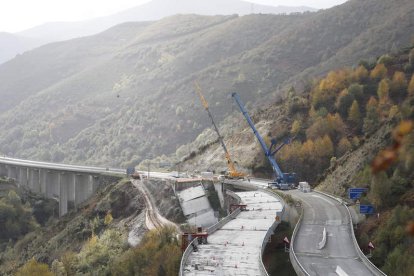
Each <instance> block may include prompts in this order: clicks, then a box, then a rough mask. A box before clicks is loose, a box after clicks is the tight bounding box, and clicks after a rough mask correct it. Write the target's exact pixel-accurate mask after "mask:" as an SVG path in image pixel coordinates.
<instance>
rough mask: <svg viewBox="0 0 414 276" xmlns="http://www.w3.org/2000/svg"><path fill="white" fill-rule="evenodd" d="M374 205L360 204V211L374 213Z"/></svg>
mask: <svg viewBox="0 0 414 276" xmlns="http://www.w3.org/2000/svg"><path fill="white" fill-rule="evenodd" d="M374 211H375V210H374V206H372V205H359V213H361V214H373V213H374Z"/></svg>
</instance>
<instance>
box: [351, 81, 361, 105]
mask: <svg viewBox="0 0 414 276" xmlns="http://www.w3.org/2000/svg"><path fill="white" fill-rule="evenodd" d="M348 92H349V94H350V95H352V96H354V98H355V99H357V100H358V101H360V100H362V98H363V96H364V87H363V86H362V85H360V84H358V83H353V84H351V85H350V86H349V87H348Z"/></svg>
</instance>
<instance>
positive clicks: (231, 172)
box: [194, 82, 246, 179]
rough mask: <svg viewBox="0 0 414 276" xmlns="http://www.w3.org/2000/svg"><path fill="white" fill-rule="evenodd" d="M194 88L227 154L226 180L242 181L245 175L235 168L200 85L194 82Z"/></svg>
mask: <svg viewBox="0 0 414 276" xmlns="http://www.w3.org/2000/svg"><path fill="white" fill-rule="evenodd" d="M194 86H195V89H196V92H197V94H198V96H199V97H200V100H201V103H202V105H203V106H204V109H205V110H206V111H207V114H208V116H209V117H210V120H211V123H212V124H213V126H214V130H215V131H216V133H217V136H218V138H219V141H220V144H221V147H222V148H223V150H224V154H225V157H226V160H227V168H228V171H227V172H226V174H225V177H226V178H232V179H240V178H244V177H246V174H245V173H243V172H239V171H237V169H236V166H235V164H234V162H233V160H232V159H231V157H230V153H229V151H228V150H227V147H226V144H224V141H223V137H222V136H221V134H220V131H219V130H218V128H217V125H216V123H215V122H214V119H213V115H211V112H210V109H209V108H208V102H207V101H206V99H205V98H204V96H203V94H202V91H201V87H200V85H198V83H197V82H194Z"/></svg>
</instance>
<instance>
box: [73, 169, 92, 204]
mask: <svg viewBox="0 0 414 276" xmlns="http://www.w3.org/2000/svg"><path fill="white" fill-rule="evenodd" d="M92 190H93V186H92V182H91V181H90V176H89V175H86V174H77V175H75V206H77V205H78V204H80V203H82V202H84V201H85V200H86V199H88V198H89V197H90V196H91V195H92Z"/></svg>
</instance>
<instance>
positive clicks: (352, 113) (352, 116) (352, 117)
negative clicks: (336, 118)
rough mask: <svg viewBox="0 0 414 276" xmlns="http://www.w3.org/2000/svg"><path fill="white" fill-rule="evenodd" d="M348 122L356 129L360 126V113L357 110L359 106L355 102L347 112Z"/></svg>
mask: <svg viewBox="0 0 414 276" xmlns="http://www.w3.org/2000/svg"><path fill="white" fill-rule="evenodd" d="M348 120H349V121H350V122H351V123H353V124H354V125H355V126H356V128H357V129H358V128H359V126H360V124H361V111H360V110H359V104H358V102H357V101H356V100H354V102H353V103H352V105H351V107H350V108H349V112H348Z"/></svg>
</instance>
